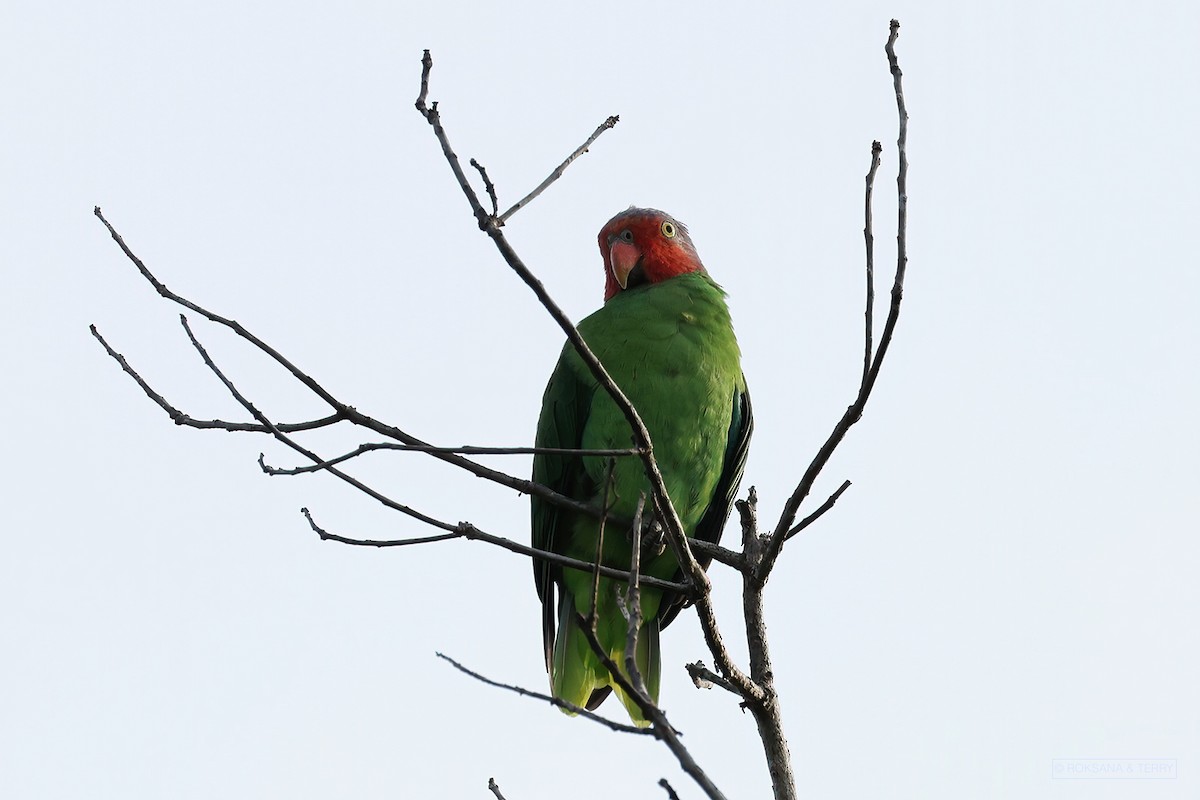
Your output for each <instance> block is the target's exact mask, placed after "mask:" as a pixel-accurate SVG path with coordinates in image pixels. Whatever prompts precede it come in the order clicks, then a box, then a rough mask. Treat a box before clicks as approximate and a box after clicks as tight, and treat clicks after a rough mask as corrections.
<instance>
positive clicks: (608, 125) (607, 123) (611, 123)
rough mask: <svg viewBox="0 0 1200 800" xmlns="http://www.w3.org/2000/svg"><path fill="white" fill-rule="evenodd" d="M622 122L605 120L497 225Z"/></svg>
mask: <svg viewBox="0 0 1200 800" xmlns="http://www.w3.org/2000/svg"><path fill="white" fill-rule="evenodd" d="M426 52H429V51H426ZM620 121H621V118H620V117H618V116H616V115H613V116H611V117H609V118H608V119H606V120H604V122H601V123H600V126H599V127H598V128H596V130H594V131H593V132H592V135H591V136H589V137H588V138H587V141H586V142H584V143H583V144H581V145H579V147H577V148H575V152H574V153H571V155H569V156H567V160H566V161H564V162H562V163H561V164H559V165H558V166H557V167H555V168H554V171H553V172H551V173H550V176H549V177H548V178H546V180H544V181H542V182H541V183H539V184H538V187H537V188H536V189H534V190H533V191H532V192H530V193H529V194H527V195H525V196H524V197H522V198H521V199H520V200H518V201H517V203H516V204H515V205H514V206H513V207H512V208H510V209H509V210H508V211H505V212H504V213H503V214H501V215H500V216H499V217H497V218H496V224H497V225H503V224H504V223H505V222H508V219H509V217H511V216H512V215H513V214H515V213H517V212H518V211H520V210H521V209H522V208H524V207H525V206H527V205H528V204H529V202H530V201H531V200H533V199H534V198H535V197H537V196H538V195H539V194H541V193H542V192H544V191H546V189H548V188H549V187H550V184H552V183H554V182H555V181H556V180H558V179H559V178H561V177H562V176H563V173H564V172H566V170H567V167H569V166H571V162H572V161H574V160H575V159H577V158H579V157H580V156H581V155H583V154H584V153H586V152H587V151H588V148H589V147H591V146H592V142H594V141H596V140H597V139H599V138H600V134H602V133H604V132H605V131H606V130H609V129H610V128H612V127H613V126H615V125H616V124H617V123H618V122H620Z"/></svg>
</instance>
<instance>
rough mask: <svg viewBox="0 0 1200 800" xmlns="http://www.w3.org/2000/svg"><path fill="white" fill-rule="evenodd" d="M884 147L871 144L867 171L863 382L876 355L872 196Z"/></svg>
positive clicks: (877, 143) (864, 237) (864, 212)
mask: <svg viewBox="0 0 1200 800" xmlns="http://www.w3.org/2000/svg"><path fill="white" fill-rule="evenodd" d="M882 152H883V145H881V144H880V143H879V142H878V141H875V142H871V167H870V169H868V170H867V177H866V182H867V191H866V197H865V199H864V202H863V207H864V208H863V217H864V219H865V223H864V224H863V239H864V240H865V243H866V248H867V309H866V312H865V314H864V316H865V318H866V335H865V336H864V337H863V339H864V344H863V372H862V382H863V383H866V382H867V375H869V374H870V372H871V356H873V355H874V354H875V344H874V342H873V340H872V328H873V327H874V324H875V322H874V321H875V234H874V233H873V232H872V231H871V199H872V198H871V195H872V194H873V193H874V190H875V172H876V171H877V170H878V169H879V158H880V154H881V153H882Z"/></svg>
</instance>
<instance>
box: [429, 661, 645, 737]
mask: <svg viewBox="0 0 1200 800" xmlns="http://www.w3.org/2000/svg"><path fill="white" fill-rule="evenodd" d="M435 655H437V657H438V658H440V659H442V660H443V661H447V662H449V663H450V665H451V666H453V667H454V668H455V669H457V670H458V671H459V672H462V673H465V674H467V675H470V676H471V677H472V678H474V679H475V680H477V681H481V682H483V683H486V684H487V685H488V686H495V687H496V688H497V689H507V690H508V691H510V692H515V693H516V694H519V695H521V696H522V697H532V698H534V699H536V700H543V701H545V702H547V703H549V704H550V705H552V706H555V707H556V708H562V709H565V710H567V711H570V712H571V713H572V714H578V715H579V716H581V717H584V718H586V719H590V720H592V721H593V722H598V723H600V724H601V725H603V726H605V727H606V728H610V729H612V730H614V731H617V732H618V733H634V734H637V735H638V736H652V737H654V738H656V739H657V738H659V736H658V732H657V731H656V730H654V729H653V728H638V727H635V726H633V725H626V724H624V723H622V722H616V721H614V720H611V719H608V718H607V717H602V716H600V715H599V714H596V713H594V712H592V711H588V710H587V709H586V708H581V707H580V706H577V705H575V704H574V703H568V702H566V701H565V700H559V699H558V698H557V697H553V696H551V695H548V694H542V693H541V692H535V691H533V690H531V689H526V688H524V687H522V686H515V685H513V684H510V683H501V682H500V681H494V680H492V679H491V678H488V677H486V676H484V675H480V674H479V673H478V672H475V671H474V670H470V669H467V668H466V667H464V666H463V665H462V664H460V663H458V662H457V661H455V660H454V659H453V658H451V657H450V656H448V655H446V654H445V653H436V654H435Z"/></svg>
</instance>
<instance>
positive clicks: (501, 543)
mask: <svg viewBox="0 0 1200 800" xmlns="http://www.w3.org/2000/svg"><path fill="white" fill-rule="evenodd" d="M332 471H333V470H331V472H332ZM300 512H301V513H302V514H304V517H305V519H307V520H308V524H309V526H310V527H311V528H312V529H313V532H314V533H316V534H317V536H318V537H319V538H321V539H328V540H330V541H333V542H341V543H342V544H348V545H353V546H356V547H405V546H407V545H410V544H428V543H430V542H443V541H448V540H450V539H466V540H468V541H471V540H477V541H481V542H487V543H488V544H490V545H495V546H496V547H499V548H501V549H502V550H508V551H509V552H510V553H516V554H518V555H523V556H530V557H532V558H538V559H542V560H544V561H550V562H552V563H554V564H558V565H560V566H563V567H567V568H568V569H577V570H579V571H580V572H587V573H591V572H592V570H594V569H596V564H595V563H594V562H591V561H582V560H580V559H577V558H571V557H569V556H564V555H562V554H561V553H551V552H550V551H548V550H538V549H537V548H535V547H530V546H529V545H527V544H521V543H520V542H514V541H513V540H512V539H505V538H504V537H502V536H496V535H495V534H491V533H488V532H487V531H483V530H480V529H479V528H477V527H475V526H474V525H472V524H471V523H469V522H460V523H458V524H457V525H450V524H449V523H445V525H447V526H448V530H449V531H450V532H449V533H447V534H439V535H437V536H424V537H418V538H412V539H354V538H350V537H348V536H339V535H338V534H336V533H330V532H329V531H327V530H325V529H324V528H322V527H321V526H320V525H318V524H317V523H316V522H315V521H314V520H313V518H312V514H311V513H310V512H309V510H308V509H307V508H302V509H300ZM599 570H600V574H601V575H603V576H604V577H606V578H612V579H613V580H618V581H627V580H629V573H628V572H627V571H625V570H623V569H617V568H615V567H606V566H604V565H603V564H601V565H600V567H599ZM641 580H642V582H643V583H645V584H646V585H647V586H654V587H657V588H659V589H663V590H666V591H672V592H686V591H687V588H688V587H687V586H685V585H683V584H681V583H675V582H673V581H666V580H663V579H662V578H656V577H654V576H653V575H643V576H641Z"/></svg>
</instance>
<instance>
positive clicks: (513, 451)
mask: <svg viewBox="0 0 1200 800" xmlns="http://www.w3.org/2000/svg"><path fill="white" fill-rule="evenodd" d="M379 450H394V451H400V452H406V453H460V454H463V455H475V456H512V455H571V456H598V457H599V456H610V457H611V456H636V455H641V454H640V453H639V452H638V451H637V450H634V449H632V448H628V449H624V450H573V449H571V448H567V447H476V446H472V445H462V446H460V447H437V446H435V445H418V444H397V443H395V442H368V443H366V444H360V445H359V446H358V447H356V448H354V449H353V450H351V451H350V452H348V453H343V454H342V455H340V456H336V457H334V458H331V459H329V460H328V461H323V462H321V463H320V464H306V465H304V466H302V467H289V468H286V469H285V468H282V467H272V466H270V465H268V464H267V463H266V462H265V460H264V456H263V454H262V453H259V456H258V464H259V466H260V467H261V468H262V471H263V472H265V473H267V474H268V475H303V474H305V473H309V472H320V471H321V470H323V469H325V467H326V466H327V465H332V464H341V463H343V462H345V461H349V460H351V459H354V458H358V457H359V456H361V455H363V454H365V453H373V452H377V451H379ZM566 499H570V498H566ZM574 505H576V504H575V503H572V506H574ZM578 505H580V506H584V507H586V508H588V509H589V511H590V509H591V507H590V506H588V505H587V504H586V503H579V504H578ZM577 510H582V509H577ZM584 513H588V512H584Z"/></svg>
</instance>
